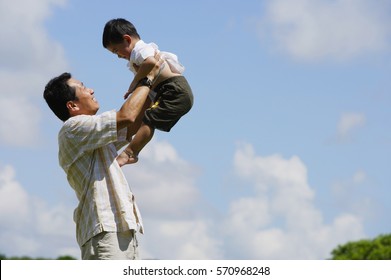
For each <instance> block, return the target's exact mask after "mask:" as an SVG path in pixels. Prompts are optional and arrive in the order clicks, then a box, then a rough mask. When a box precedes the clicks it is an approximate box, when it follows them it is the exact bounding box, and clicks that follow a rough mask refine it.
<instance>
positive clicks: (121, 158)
mask: <svg viewBox="0 0 391 280" xmlns="http://www.w3.org/2000/svg"><path fill="white" fill-rule="evenodd" d="M117 161H118V164H119V166H120V167H122V166H124V165H125V164H132V163H136V162H137V161H138V156H137V155H135V154H133V153H131V152H128V151H126V150H124V151H123V152H122V153H121V154H119V155H118V156H117Z"/></svg>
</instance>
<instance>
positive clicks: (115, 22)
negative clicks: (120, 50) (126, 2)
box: [102, 18, 140, 49]
mask: <svg viewBox="0 0 391 280" xmlns="http://www.w3.org/2000/svg"><path fill="white" fill-rule="evenodd" d="M124 35H129V36H131V37H134V38H137V39H140V35H139V34H138V33H137V30H136V27H134V25H133V24H132V23H130V22H129V21H127V20H126V19H123V18H117V19H112V20H110V21H108V22H107V23H106V25H105V28H104V29H103V36H102V43H103V47H104V48H105V49H107V48H108V47H109V46H110V45H112V44H118V43H121V42H122V41H123V36H124Z"/></svg>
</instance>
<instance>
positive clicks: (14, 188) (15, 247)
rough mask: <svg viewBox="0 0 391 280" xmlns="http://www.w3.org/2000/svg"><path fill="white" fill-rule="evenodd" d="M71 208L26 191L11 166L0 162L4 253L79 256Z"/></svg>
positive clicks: (0, 242) (0, 245)
mask: <svg viewBox="0 0 391 280" xmlns="http://www.w3.org/2000/svg"><path fill="white" fill-rule="evenodd" d="M72 213H73V209H70V208H69V207H66V206H64V205H63V204H61V203H60V204H58V205H55V206H53V207H49V206H48V205H46V203H44V202H43V201H42V200H41V199H39V198H37V197H34V196H32V195H30V194H28V193H27V192H26V191H25V189H24V188H23V186H22V185H21V184H20V183H19V182H18V181H17V179H16V173H15V170H14V168H13V167H12V166H9V165H8V166H5V167H2V166H1V165H0V225H1V226H0V228H1V230H0V248H1V252H0V253H2V254H5V255H7V256H26V255H27V256H31V257H33V256H36V257H51V258H56V257H58V256H59V255H62V254H72V255H73V256H74V257H78V256H79V254H80V253H79V249H78V247H77V244H76V241H75V226H74V223H73V221H72Z"/></svg>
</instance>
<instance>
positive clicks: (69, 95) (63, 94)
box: [43, 73, 77, 122]
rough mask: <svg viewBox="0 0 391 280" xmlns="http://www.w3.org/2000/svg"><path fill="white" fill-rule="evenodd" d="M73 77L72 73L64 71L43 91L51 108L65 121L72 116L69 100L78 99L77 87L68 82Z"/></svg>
mask: <svg viewBox="0 0 391 280" xmlns="http://www.w3.org/2000/svg"><path fill="white" fill-rule="evenodd" d="M71 78H72V75H71V74H70V73H63V74H61V75H60V76H58V77H55V78H53V79H51V80H50V81H49V82H48V83H47V85H46V87H45V91H44V92H43V98H44V99H45V100H46V103H47V104H48V105H49V107H50V109H51V110H52V111H53V113H54V114H55V115H56V116H57V117H58V118H59V119H60V120H62V121H64V122H65V121H66V120H67V119H69V118H70V114H69V111H68V108H67V102H68V101H74V100H77V97H76V90H75V88H73V87H71V86H69V85H68V83H67V82H68V81H69V79H71Z"/></svg>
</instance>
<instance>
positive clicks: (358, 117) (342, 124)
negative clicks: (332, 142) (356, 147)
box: [337, 113, 366, 142]
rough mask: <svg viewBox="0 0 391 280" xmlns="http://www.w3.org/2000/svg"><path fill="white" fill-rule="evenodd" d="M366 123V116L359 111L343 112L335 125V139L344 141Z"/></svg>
mask: <svg viewBox="0 0 391 280" xmlns="http://www.w3.org/2000/svg"><path fill="white" fill-rule="evenodd" d="M365 123H366V117H365V115H363V114H360V113H344V114H343V115H342V116H341V118H340V120H339V122H338V125H337V140H338V141H340V142H344V141H347V140H350V139H351V138H352V133H353V132H354V131H355V130H357V129H358V128H360V127H363V126H364V125H365Z"/></svg>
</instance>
